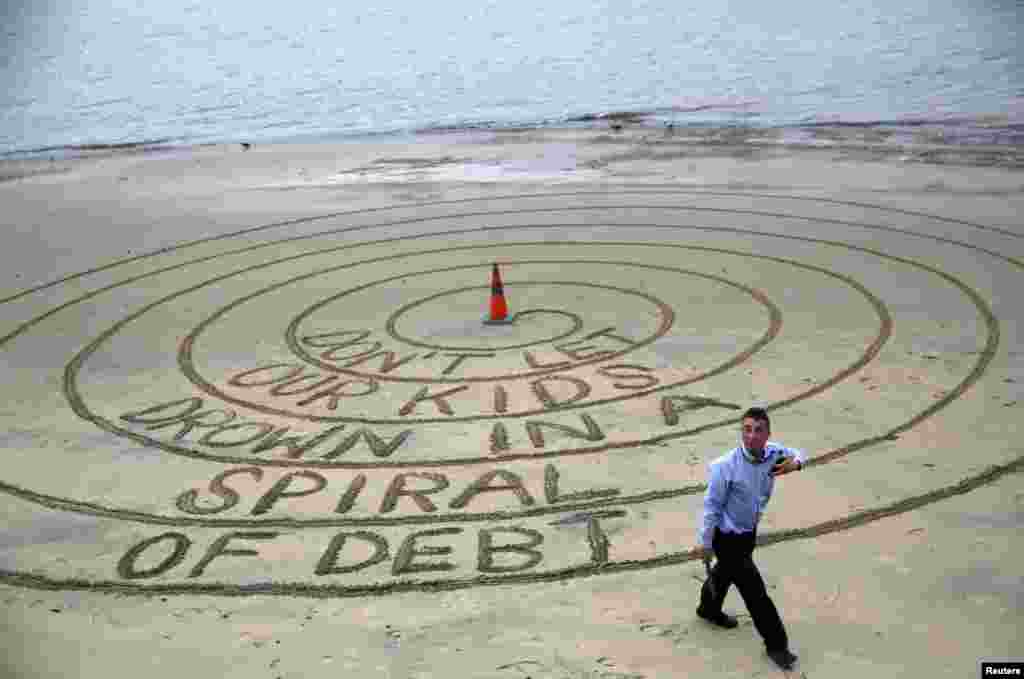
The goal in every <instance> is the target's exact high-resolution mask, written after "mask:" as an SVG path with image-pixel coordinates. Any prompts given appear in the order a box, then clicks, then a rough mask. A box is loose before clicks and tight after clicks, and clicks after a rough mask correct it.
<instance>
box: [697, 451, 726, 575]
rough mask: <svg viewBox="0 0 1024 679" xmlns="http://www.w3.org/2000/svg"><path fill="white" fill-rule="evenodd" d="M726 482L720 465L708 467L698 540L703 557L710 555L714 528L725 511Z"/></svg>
mask: <svg viewBox="0 0 1024 679" xmlns="http://www.w3.org/2000/svg"><path fill="white" fill-rule="evenodd" d="M725 490H726V481H725V476H724V474H723V473H722V468H721V465H713V464H709V465H708V488H707V490H706V491H704V515H703V517H702V518H701V523H700V533H699V534H698V540H699V542H700V545H701V546H702V547H703V548H704V553H705V555H710V554H711V553H712V548H711V540H712V538H714V537H715V528H717V527H718V526H719V525H720V523H721V521H722V512H723V511H724V510H725Z"/></svg>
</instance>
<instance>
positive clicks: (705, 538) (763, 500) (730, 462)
mask: <svg viewBox="0 0 1024 679" xmlns="http://www.w3.org/2000/svg"><path fill="white" fill-rule="evenodd" d="M783 457H793V458H796V459H797V460H798V461H799V462H800V464H801V465H803V464H804V463H805V462H806V461H807V460H806V458H805V457H804V454H803V452H801V451H799V450H797V449H796V448H787V447H786V446H783V445H779V444H778V443H773V442H771V441H769V442H768V443H767V444H766V445H765V447H764V455H763V457H762V461H761V462H751V461H750V460H748V459H747V456H746V455H745V454H744V450H743V447H742V446H737V447H736V448H734V449H732V450H731V451H729V452H728V453H726V454H725V455H723V456H721V457H719V458H718V459H717V460H714V461H713V462H711V463H710V464H709V465H708V489H707V491H706V492H705V493H704V517H703V520H702V521H701V526H700V532H699V534H698V539H699V541H700V544H702V545H703V546H704V547H705V549H708V550H710V549H711V540H712V538H714V536H715V528H716V527H717V528H718V529H720V530H722V531H724V532H727V533H750V532H752V531H753V530H754V529H755V528H757V523H758V521H760V520H761V514H762V513H763V512H764V508H765V506H766V505H767V504H768V500H770V499H771V497H772V489H773V488H774V487H775V477H774V476H772V475H771V471H772V467H773V466H774V465H775V463H776V462H777V461H778V460H779V459H780V458H783Z"/></svg>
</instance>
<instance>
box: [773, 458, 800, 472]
mask: <svg viewBox="0 0 1024 679" xmlns="http://www.w3.org/2000/svg"><path fill="white" fill-rule="evenodd" d="M798 469H800V463H799V462H797V461H796V458H795V457H783V458H780V459H778V460H776V461H775V465H774V466H773V467H772V471H771V475H772V476H782V475H783V474H788V473H790V472H795V471H797V470H798Z"/></svg>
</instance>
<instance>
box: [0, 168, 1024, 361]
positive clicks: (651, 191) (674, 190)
mask: <svg viewBox="0 0 1024 679" xmlns="http://www.w3.org/2000/svg"><path fill="white" fill-rule="evenodd" d="M656 186H658V185H656V184H651V185H649V187H656ZM661 186H666V185H661ZM706 186H714V185H713V184H708V185H706ZM724 186H729V184H725V185H724ZM609 193H613V194H614V195H630V194H636V195H666V194H667V195H680V194H682V195H689V196H700V195H709V196H750V197H754V198H772V199H777V200H792V201H807V202H815V203H825V204H831V205H845V206H849V207H861V208H867V209H873V210H880V211H883V212H893V213H897V214H904V215H908V216H914V217H923V218H925V219H935V220H937V221H941V222H947V223H950V224H959V225H961V226H967V227H970V228H974V229H980V230H982V231H990V232H993V233H998V234H1001V235H1004V236H1009V237H1012V238H1024V234H1020V233H1017V232H1014V231H1010V230H1008V229H1001V228H999V227H995V226H987V225H984V224H977V223H974V222H969V221H967V220H963V219H956V218H953V217H944V216H942V215H935V214H931V213H927V212H919V211H916V210H907V209H903V208H895V207H887V206H884V205H878V204H875V203H864V202H858V201H846V200H838V199H835V198H817V197H814V196H807V195H799V194H793V195H786V194H776V193H755V192H748V191H707V190H702V189H686V188H679V187H675V186H674V185H668V188H662V189H659V188H648V189H644V188H630V189H623V190H605V191H562V192H553V193H526V194H505V195H499V196H490V197H487V198H456V199H450V200H439V201H424V202H420V203H410V204H409V205H401V206H395V205H388V206H383V207H374V208H361V209H359V210H342V211H338V212H328V213H324V214H321V215H313V216H310V217H297V218H295V219H289V220H285V221H281V222H272V223H270V224H263V225H260V226H254V227H249V228H245V229H240V230H237V231H232V232H230V233H226V234H220V235H218V236H208V237H206V238H198V239H195V240H191V241H186V242H185V243H181V244H178V245H170V246H167V247H164V248H159V249H157V250H153V251H151V252H146V253H142V254H139V255H134V256H132V257H125V258H122V259H118V260H114V261H113V262H110V263H109V264H105V265H103V266H100V267H95V268H92V269H87V270H85V271H81V272H79V273H76V274H72V275H69V276H64V277H62V278H58V279H55V280H53V281H50V282H48V283H42V284H40V285H37V286H35V287H32V288H27V289H26V290H23V291H21V292H17V293H14V294H13V295H9V296H7V297H0V304H4V303H6V302H12V301H14V300H17V299H20V298H21V297H25V296H27V295H31V294H33V293H36V292H40V291H42V290H45V289H47V288H51V287H54V286H56V285H60V284H61V283H67V282H70V281H72V280H76V279H78V278H82V277H85V276H90V275H92V274H96V273H101V272H103V271H108V270H110V269H113V268H116V267H118V266H122V265H125V264H129V263H132V262H137V261H140V260H143V259H149V258H151V257H157V256H159V255H162V254H167V253H169V252H174V251H177V250H183V249H186V248H190V247H195V246H197V245H202V244H204V243H210V242H215V241H218V240H228V239H232V238H238V237H240V236H247V235H251V234H253V233H258V232H260V231H266V230H270V229H275V228H284V227H286V226H296V225H298V224H306V223H310V222H314V221H318V220H321V219H334V218H338V217H346V216H354V215H362V214H370V213H373V212H383V211H395V210H399V209H415V208H418V207H430V206H435V205H455V204H466V203H472V202H480V201H494V200H517V199H530V198H546V197H565V196H607V195H608V194H609ZM669 207H671V206H669ZM593 209H599V208H597V207H595V208H593ZM370 226H371V227H372V226H378V225H370ZM352 228H353V229H361V228H367V227H352ZM328 233H331V232H330V231H327V232H324V234H328ZM909 233H913V235H919V236H922V237H928V236H926V235H925V234H917V233H915V232H909ZM317 235H323V234H317ZM306 237H315V236H300V237H298V238H306ZM288 240H290V239H283V240H279V241H274V242H275V243H281V242H287V241H288ZM262 246H263V245H260V246H257V247H262ZM224 254H228V253H222V254H221V255H218V256H223V255H224ZM196 261H201V260H196ZM0 343H2V342H0Z"/></svg>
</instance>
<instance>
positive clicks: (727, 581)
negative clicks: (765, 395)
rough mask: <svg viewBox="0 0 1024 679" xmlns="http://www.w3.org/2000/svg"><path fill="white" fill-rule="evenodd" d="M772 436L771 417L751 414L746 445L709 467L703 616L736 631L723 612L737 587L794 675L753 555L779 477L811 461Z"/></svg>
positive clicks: (771, 651)
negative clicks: (773, 440)
mask: <svg viewBox="0 0 1024 679" xmlns="http://www.w3.org/2000/svg"><path fill="white" fill-rule="evenodd" d="M770 433H771V422H770V421H769V419H768V413H767V412H766V411H765V410H764V409H763V408H751V409H749V410H747V412H745V413H744V414H743V420H742V429H741V434H742V436H741V439H742V443H741V445H740V446H739V447H737V448H735V449H733V450H731V451H730V452H728V453H726V454H725V455H723V456H721V457H720V458H718V459H717V460H715V461H713V462H712V463H711V464H710V465H708V468H709V479H708V489H707V492H706V493H705V494H704V516H703V521H702V522H701V528H700V536H699V539H700V549H701V551H702V557H703V560H704V565H705V568H706V569H707V570H708V577H707V579H706V580H705V581H704V586H703V587H702V588H701V590H700V605H699V606H698V607H697V615H698V616H700V617H701V618H703V619H705V620H707V621H708V622H710V623H712V624H714V625H718V626H719V627H726V628H733V627H736V625H737V624H738V623H737V622H736V618H734V617H733V616H731V615H728V614H726V613H725V612H724V611H723V610H722V603H723V602H724V601H725V595H726V594H727V593H728V591H729V587H730V586H731V585H736V589H738V590H739V592H740V596H741V597H743V603H744V604H746V606H747V610H748V611H750V617H751V618H752V619H753V621H754V627H755V628H757V631H758V633H759V634H760V635H761V637H762V638H763V639H764V644H765V650H766V651H767V653H768V657H770V658H771V659H772V660H773V661H774V662H775V664H776V665H778V666H779V667H781V668H782V669H784V670H789V669H792V668H793V663H795V662H796V659H797V658H796V656H795V655H793V654H792V653H791V652H790V650H789V640H788V638H787V637H786V628H785V627H784V626H783V624H782V619H781V618H780V617H779V612H778V610H777V609H776V608H775V604H774V603H773V602H772V600H771V597H769V596H768V590H767V589H766V588H765V586H764V580H762V579H761V573H760V571H758V570H757V565H756V564H755V563H754V559H753V553H754V545H755V542H756V540H757V524H758V522H759V521H760V519H761V514H762V513H763V512H764V508H765V505H767V504H768V500H769V499H770V498H771V496H772V489H773V486H774V485H775V477H776V476H781V475H783V474H788V473H790V472H794V471H797V470H800V469H803V466H804V462H805V461H806V458H805V457H804V454H803V453H802V452H801V451H799V450H796V449H793V448H787V447H785V446H782V445H779V444H777V443H774V442H770V441H769V440H768V436H769V434H770ZM712 557H715V565H714V567H713V568H711V567H710V564H711V559H712Z"/></svg>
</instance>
